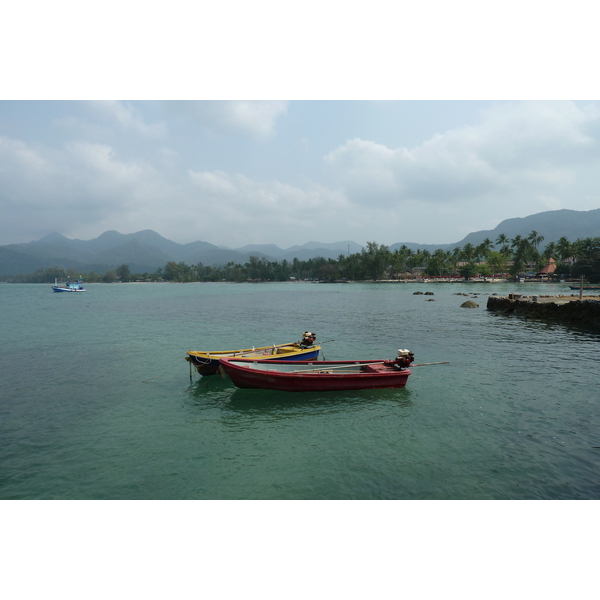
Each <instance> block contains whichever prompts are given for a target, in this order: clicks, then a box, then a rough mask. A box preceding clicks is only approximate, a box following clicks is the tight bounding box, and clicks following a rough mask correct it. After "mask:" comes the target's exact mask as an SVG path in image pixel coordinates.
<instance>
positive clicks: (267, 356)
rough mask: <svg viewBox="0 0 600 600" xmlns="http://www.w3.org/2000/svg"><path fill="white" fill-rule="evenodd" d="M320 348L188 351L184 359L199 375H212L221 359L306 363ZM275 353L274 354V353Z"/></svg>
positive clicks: (284, 347)
mask: <svg viewBox="0 0 600 600" xmlns="http://www.w3.org/2000/svg"><path fill="white" fill-rule="evenodd" d="M320 350H321V347H320V346H311V347H309V348H300V346H299V345H298V344H288V345H282V346H276V347H273V346H265V347H262V348H256V349H254V348H247V349H245V350H223V351H217V352H201V351H197V352H196V351H191V350H190V351H189V352H188V353H187V356H186V357H185V359H186V360H187V361H188V362H190V363H192V364H193V365H194V367H195V368H196V371H197V372H198V373H199V374H200V375H214V374H215V373H216V372H217V371H218V370H219V367H220V366H221V358H234V357H238V358H239V357H244V356H246V357H250V358H252V359H253V360H259V361H265V360H268V361H285V362H289V361H306V360H316V359H317V358H319V351H320ZM274 351H275V353H274Z"/></svg>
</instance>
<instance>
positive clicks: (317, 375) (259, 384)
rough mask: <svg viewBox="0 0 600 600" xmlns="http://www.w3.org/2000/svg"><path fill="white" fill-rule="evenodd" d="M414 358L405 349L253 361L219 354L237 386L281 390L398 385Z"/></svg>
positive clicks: (222, 364)
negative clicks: (388, 356) (357, 356)
mask: <svg viewBox="0 0 600 600" xmlns="http://www.w3.org/2000/svg"><path fill="white" fill-rule="evenodd" d="M413 360H414V354H413V353H412V352H410V351H408V350H398V357H397V358H396V359H395V360H360V361H357V360H344V361H336V362H334V361H296V362H294V363H290V362H283V361H268V362H265V361H256V360H252V359H236V358H222V359H221V368H222V369H223V370H224V371H225V372H226V373H227V375H229V377H230V378H231V381H233V383H234V384H235V385H236V386H237V387H240V388H258V389H268V390H280V391H284V392H325V391H332V390H368V389H376V388H400V387H404V386H405V385H406V380H407V379H408V376H409V375H410V374H411V372H410V370H409V369H408V368H407V367H408V366H409V365H410V363H412V362H413Z"/></svg>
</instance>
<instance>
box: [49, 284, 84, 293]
mask: <svg viewBox="0 0 600 600" xmlns="http://www.w3.org/2000/svg"><path fill="white" fill-rule="evenodd" d="M52 290H53V291H55V292H85V288H65V287H60V286H58V285H53V286H52Z"/></svg>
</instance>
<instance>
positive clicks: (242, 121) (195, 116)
mask: <svg viewBox="0 0 600 600" xmlns="http://www.w3.org/2000/svg"><path fill="white" fill-rule="evenodd" d="M164 106H165V108H166V109H167V110H168V111H170V112H172V113H173V114H175V115H176V116H178V117H180V118H182V119H185V120H186V121H188V120H190V121H192V122H196V123H197V124H199V125H201V126H202V127H205V128H206V129H208V130H211V131H213V132H219V133H226V134H236V135H243V136H246V137H250V138H254V139H265V138H268V137H270V136H272V135H273V134H274V133H275V127H276V124H277V120H278V119H279V118H280V117H281V116H282V115H284V114H285V113H286V112H287V108H288V102H283V101H241V100H230V101H213V100H206V101H202V102H189V101H182V102H167V103H165V104H164Z"/></svg>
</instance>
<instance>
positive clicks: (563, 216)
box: [0, 209, 600, 275]
mask: <svg viewBox="0 0 600 600" xmlns="http://www.w3.org/2000/svg"><path fill="white" fill-rule="evenodd" d="M533 230H535V231H537V233H538V235H542V236H544V241H543V242H542V247H544V246H545V245H546V244H548V243H549V242H556V241H558V239H559V238H561V237H563V236H564V237H566V238H567V239H568V240H569V241H571V242H574V241H575V240H576V239H578V238H586V237H600V209H595V210H589V211H575V210H554V211H547V212H542V213H538V214H536V215H531V216H529V217H523V218H518V219H506V220H505V221H502V222H501V223H500V224H499V225H498V226H497V227H496V228H495V229H491V230H483V231H476V232H473V233H470V234H469V235H467V236H466V237H465V238H464V239H463V240H461V241H459V242H456V243H454V244H438V245H435V244H417V243H412V242H399V243H397V244H393V245H392V246H390V249H391V250H395V249H396V248H400V246H402V245H405V246H407V247H408V248H411V249H412V250H418V249H421V250H424V249H427V250H429V251H433V250H435V249H437V248H441V249H443V250H451V249H452V248H454V247H456V246H461V247H462V246H464V245H465V244H467V243H470V244H473V245H474V246H476V245H478V244H480V243H481V242H482V241H483V240H484V239H485V238H489V239H490V240H492V242H494V243H495V241H496V239H497V238H498V236H499V235H500V234H501V233H504V234H505V235H506V236H507V237H508V238H514V237H515V236H516V235H521V236H523V237H526V236H528V235H529V234H530V233H531V231H533ZM374 241H376V242H377V240H374ZM361 249H362V246H360V245H359V244H356V243H355V242H351V241H343V242H334V243H321V242H307V243H306V244H304V245H303V246H292V247H291V248H287V249H282V248H279V247H278V246H275V245H274V244H264V245H258V244H254V245H249V246H244V247H243V248H237V249H235V250H232V249H229V248H226V247H223V246H221V247H219V246H215V245H214V244H209V243H208V242H202V241H197V242H191V243H189V244H178V243H176V242H173V241H171V240H168V239H166V238H164V237H162V236H161V235H159V234H158V233H156V232H155V231H151V230H144V231H138V232H137V233H129V234H122V233H119V232H118V231H105V232H104V233H103V234H102V235H100V236H98V237H97V238H95V239H93V240H78V239H74V240H71V239H68V238H66V237H64V236H63V235H61V234H59V233H51V234H50V235H47V236H45V237H43V238H41V239H39V240H37V241H34V242H29V243H27V244H10V245H7V246H0V275H16V274H18V273H32V272H34V271H36V270H37V269H42V268H45V267H63V268H65V269H67V268H70V267H73V268H75V269H77V270H81V271H92V270H93V271H96V272H97V273H103V272H105V271H107V270H109V269H116V268H117V267H118V266H119V265H122V264H127V265H129V268H130V270H131V271H132V272H134V273H143V272H146V271H147V272H153V271H156V270H157V269H158V268H159V267H164V266H165V265H166V264H167V262H171V261H174V262H185V263H186V264H189V265H195V264H198V263H200V262H201V263H203V264H204V265H208V266H219V265H225V264H227V263H228V262H234V263H239V264H244V263H246V262H248V260H249V259H250V256H252V255H253V256H258V257H259V258H261V257H265V258H267V259H268V260H270V261H273V260H278V261H281V260H284V259H285V260H287V261H288V262H292V261H293V260H294V258H297V259H298V260H308V259H310V258H315V257H317V256H322V257H324V258H332V259H337V258H338V257H339V256H340V254H343V255H347V254H348V253H350V254H355V253H357V252H360V251H361Z"/></svg>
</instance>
